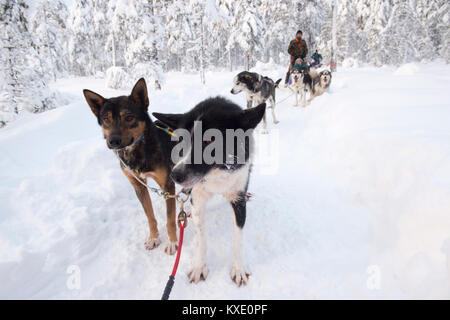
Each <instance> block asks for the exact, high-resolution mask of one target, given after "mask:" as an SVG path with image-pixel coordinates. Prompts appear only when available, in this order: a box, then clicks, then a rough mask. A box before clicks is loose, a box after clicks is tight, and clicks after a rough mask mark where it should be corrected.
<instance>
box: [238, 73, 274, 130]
mask: <svg viewBox="0 0 450 320" xmlns="http://www.w3.org/2000/svg"><path fill="white" fill-rule="evenodd" d="M280 82H281V79H278V80H277V81H276V82H274V81H273V80H272V79H270V78H268V77H263V76H261V75H260V74H257V73H254V72H248V71H242V72H240V73H239V74H237V75H236V76H235V77H234V80H233V83H234V86H233V89H231V93H232V94H238V93H240V92H242V91H244V92H245V93H246V95H247V108H251V107H252V106H253V102H255V104H256V105H259V104H261V103H264V102H266V101H268V102H269V103H270V107H268V108H271V109H272V119H273V123H275V124H277V123H278V122H279V121H278V120H277V117H276V115H275V89H276V88H277V87H278V85H279V84H280ZM263 120H264V121H263V122H264V129H263V133H267V122H266V115H265V114H264V118H263Z"/></svg>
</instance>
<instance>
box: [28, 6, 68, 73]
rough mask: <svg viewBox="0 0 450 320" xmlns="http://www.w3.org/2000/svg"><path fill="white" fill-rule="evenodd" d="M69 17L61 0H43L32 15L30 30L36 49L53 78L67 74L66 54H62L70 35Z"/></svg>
mask: <svg viewBox="0 0 450 320" xmlns="http://www.w3.org/2000/svg"><path fill="white" fill-rule="evenodd" d="M67 17H68V10H67V7H66V5H65V3H64V2H63V1H61V0H42V2H40V3H39V4H38V6H37V7H36V8H35V10H34V15H33V16H32V17H31V23H30V24H31V30H30V31H31V32H32V33H33V36H34V39H35V43H36V50H37V52H38V53H39V55H40V57H41V59H42V61H43V63H44V64H45V66H44V68H45V69H46V71H47V72H46V75H48V76H50V75H51V76H52V78H53V79H56V77H58V76H65V75H67V59H66V55H64V54H61V53H62V52H64V44H65V42H66V40H67V36H68V33H67V28H66V21H67Z"/></svg>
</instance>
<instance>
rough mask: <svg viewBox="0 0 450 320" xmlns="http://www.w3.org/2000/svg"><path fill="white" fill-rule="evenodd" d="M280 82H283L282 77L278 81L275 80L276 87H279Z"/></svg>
mask: <svg viewBox="0 0 450 320" xmlns="http://www.w3.org/2000/svg"><path fill="white" fill-rule="evenodd" d="M280 82H281V78H280V79H278V80H277V81H275V88H278V85H279V84H280Z"/></svg>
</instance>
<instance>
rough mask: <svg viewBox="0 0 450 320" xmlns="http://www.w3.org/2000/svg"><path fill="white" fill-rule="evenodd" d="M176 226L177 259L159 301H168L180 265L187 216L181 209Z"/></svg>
mask: <svg viewBox="0 0 450 320" xmlns="http://www.w3.org/2000/svg"><path fill="white" fill-rule="evenodd" d="M178 226H179V227H180V240H178V249H177V257H176V258H175V263H174V265H173V269H172V273H171V274H170V276H169V280H168V281H167V284H166V287H165V289H164V293H163V295H162V298H161V300H168V299H169V295H170V292H171V291H172V287H173V284H174V282H175V275H176V273H177V269H178V264H179V263H180V256H181V247H182V246H183V236H184V228H186V226H187V215H186V212H184V210H183V209H181V212H180V214H179V215H178Z"/></svg>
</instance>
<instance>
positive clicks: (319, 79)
mask: <svg viewBox="0 0 450 320" xmlns="http://www.w3.org/2000/svg"><path fill="white" fill-rule="evenodd" d="M330 84H331V72H330V71H328V70H323V71H321V72H319V74H317V75H316V76H315V77H313V78H312V93H311V95H310V98H309V102H310V101H311V100H312V99H314V98H315V97H318V96H320V95H322V94H323V93H324V92H328V90H329V88H330Z"/></svg>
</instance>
